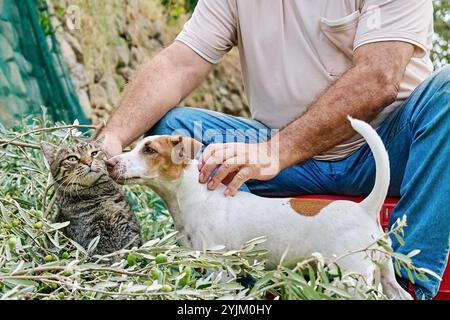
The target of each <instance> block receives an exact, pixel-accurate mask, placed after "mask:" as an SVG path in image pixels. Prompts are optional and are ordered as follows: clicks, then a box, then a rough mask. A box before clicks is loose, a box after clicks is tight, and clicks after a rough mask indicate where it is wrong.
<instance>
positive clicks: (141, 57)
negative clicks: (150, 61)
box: [131, 47, 148, 67]
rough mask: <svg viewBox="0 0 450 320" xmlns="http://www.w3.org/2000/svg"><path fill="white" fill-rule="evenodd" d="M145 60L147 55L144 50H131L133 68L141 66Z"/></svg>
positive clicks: (135, 48)
mask: <svg viewBox="0 0 450 320" xmlns="http://www.w3.org/2000/svg"><path fill="white" fill-rule="evenodd" d="M147 58H148V53H147V51H146V50H145V49H143V48H137V47H132V48H131V60H132V61H133V62H134V66H135V67H137V65H140V64H142V63H143V62H144V61H145V60H146V59H147ZM132 67H133V65H132Z"/></svg>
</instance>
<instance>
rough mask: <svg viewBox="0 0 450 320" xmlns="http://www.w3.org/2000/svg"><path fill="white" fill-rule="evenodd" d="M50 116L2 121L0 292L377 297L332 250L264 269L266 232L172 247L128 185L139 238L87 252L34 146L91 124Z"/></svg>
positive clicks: (153, 207) (159, 205) (157, 218)
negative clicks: (114, 248) (330, 255)
mask: <svg viewBox="0 0 450 320" xmlns="http://www.w3.org/2000/svg"><path fill="white" fill-rule="evenodd" d="M27 123H28V124H27ZM30 123H31V124H30ZM52 126H53V124H51V123H50V122H49V121H48V120H47V116H46V115H45V113H44V116H43V117H42V118H35V119H31V118H25V119H23V122H21V123H19V124H17V125H16V126H15V127H13V128H11V129H9V130H8V129H6V128H3V127H0V159H1V161H0V172H1V174H0V297H1V298H3V299H218V298H227V297H228V298H233V299H265V298H267V295H268V294H269V296H273V297H276V298H277V299H280V298H281V299H349V298H350V297H352V296H353V294H354V292H355V291H354V290H355V288H356V290H357V292H358V294H359V296H360V297H361V298H364V299H384V298H385V297H384V295H383V294H382V293H381V292H380V288H376V287H374V286H373V284H365V285H363V286H361V285H358V283H360V282H361V281H360V280H359V279H360V278H361V275H358V274H352V273H348V272H345V271H344V270H341V269H340V268H339V266H338V262H339V258H336V259H334V260H330V259H326V258H324V257H322V256H321V255H320V254H319V253H318V254H315V255H313V256H312V257H308V258H301V259H299V260H298V261H285V262H283V264H282V265H280V267H279V268H278V269H277V270H274V271H265V270H264V263H263V255H264V253H265V251H263V250H260V249H259V248H258V245H259V244H260V243H262V242H263V241H264V239H254V240H252V241H249V242H248V243H246V244H244V245H243V246H242V248H241V249H240V250H234V251H229V252H226V251H224V250H223V248H221V247H217V248H210V249H208V250H206V249H205V250H202V251H193V250H190V249H188V248H183V247H180V246H179V245H178V244H177V242H176V239H177V237H176V232H175V231H174V227H173V222H172V219H171V217H170V216H169V214H168V212H167V210H166V208H165V206H164V204H163V202H162V201H161V199H160V198H158V197H157V196H156V195H155V194H153V193H152V192H151V191H150V190H148V189H145V188H141V187H139V186H136V187H127V188H126V193H127V195H128V198H129V201H130V203H131V205H132V207H133V210H134V211H135V213H136V215H137V216H138V218H139V220H140V222H141V225H142V232H143V236H144V238H145V241H146V242H145V244H144V245H143V246H142V247H141V248H125V249H123V250H121V251H119V252H116V253H113V254H111V255H107V256H103V257H102V256H92V255H91V252H92V251H93V249H94V248H95V245H96V241H95V240H94V241H93V242H92V243H91V245H90V246H89V248H88V249H84V248H82V247H81V246H80V245H79V244H77V243H75V242H74V241H72V240H70V239H67V238H66V237H65V236H64V235H63V234H62V233H61V232H60V231H61V228H63V227H64V226H65V225H66V224H61V223H52V222H51V219H49V218H50V217H51V216H52V215H54V214H55V212H56V210H58V208H57V206H56V205H55V203H54V193H55V190H54V188H53V184H52V179H51V177H50V174H49V172H48V168H47V167H46V164H45V162H44V160H43V157H42V154H41V151H40V150H39V142H40V141H49V142H52V143H54V144H58V145H59V144H63V143H71V142H75V141H78V140H79V139H83V138H85V137H86V135H88V133H89V131H87V130H88V129H89V128H90V127H89V126H80V125H78V124H77V123H75V124H74V125H70V126H67V125H64V124H57V125H56V126H53V127H52ZM405 225H406V223H405V221H401V222H399V223H398V225H397V226H396V227H395V228H394V229H393V230H392V231H391V233H393V234H396V236H398V237H399V238H401V236H402V234H401V230H403V227H404V226H405ZM375 243H378V244H379V245H381V246H382V247H383V248H385V249H384V250H383V254H386V255H388V256H395V258H396V261H400V262H398V263H397V264H398V266H399V267H406V268H408V269H411V270H413V272H414V273H415V274H416V276H419V277H422V278H423V277H426V276H425V273H426V272H427V271H426V270H420V269H417V268H415V267H414V266H413V265H412V263H411V259H410V258H409V257H406V256H403V255H400V254H397V253H393V252H392V249H390V247H389V246H388V245H387V243H386V239H377V241H376V242H374V245H375ZM378 248H379V247H378ZM375 251H376V250H374V247H372V246H371V247H368V248H362V249H361V250H358V251H357V252H365V253H367V257H368V258H371V257H372V255H373V252H375ZM378 251H379V250H378ZM354 253H356V252H354ZM354 253H349V254H354ZM415 254H417V252H415ZM111 258H113V261H110V259H111ZM257 259H258V260H257ZM283 260H284V259H283ZM249 278H250V279H256V284H255V285H254V287H253V288H252V289H247V288H245V287H244V286H243V285H241V283H242V281H244V280H245V279H249ZM250 282H251V281H250Z"/></svg>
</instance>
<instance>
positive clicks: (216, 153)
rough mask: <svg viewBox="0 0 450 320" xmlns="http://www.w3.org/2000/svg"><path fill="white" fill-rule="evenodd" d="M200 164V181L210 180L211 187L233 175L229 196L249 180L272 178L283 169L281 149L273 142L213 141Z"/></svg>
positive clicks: (229, 185) (226, 191) (213, 187)
mask: <svg viewBox="0 0 450 320" xmlns="http://www.w3.org/2000/svg"><path fill="white" fill-rule="evenodd" d="M219 166H220V167H219ZM217 167H219V168H218V170H217V172H216V173H215V174H214V175H213V176H212V177H211V174H212V173H213V172H214V170H215V169H216V168H217ZM198 168H199V170H200V178H199V181H200V182H201V183H208V189H209V190H214V189H216V188H217V186H219V184H220V183H222V181H224V180H226V178H227V177H229V178H230V177H231V178H232V180H231V182H230V183H229V184H228V185H227V189H226V190H225V195H226V196H234V195H235V194H236V192H237V191H238V189H239V188H240V187H241V186H242V185H243V184H244V183H245V182H246V181H247V180H250V179H257V180H270V179H272V178H274V177H275V176H276V175H277V174H278V173H279V172H280V166H279V158H278V151H277V148H276V146H275V144H274V143H273V142H272V143H267V142H263V143H254V144H245V143H223V144H211V145H209V146H208V147H207V148H206V149H205V151H204V152H203V154H202V157H201V159H200V161H199V164H198Z"/></svg>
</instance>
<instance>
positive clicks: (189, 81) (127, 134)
mask: <svg viewBox="0 0 450 320" xmlns="http://www.w3.org/2000/svg"><path fill="white" fill-rule="evenodd" d="M212 68H213V64H211V63H209V62H207V61H206V60H204V59H203V58H201V57H200V56H199V55H198V54H196V53H195V52H194V51H193V50H192V49H191V48H189V47H188V46H186V45H185V44H183V43H181V42H177V41H175V42H174V43H173V44H171V45H170V46H169V47H167V48H166V49H164V50H163V51H161V52H160V53H159V54H158V55H156V56H155V57H154V58H153V59H151V60H150V61H149V62H147V63H145V64H144V65H143V66H142V67H141V68H140V69H139V70H138V71H137V72H136V74H135V75H134V77H133V80H132V81H131V82H130V84H129V85H127V87H126V88H125V90H124V93H123V95H122V99H121V101H120V103H119V105H118V107H117V109H116V110H115V111H114V112H113V114H112V115H111V117H110V118H109V120H108V122H107V124H106V126H105V128H104V129H103V130H102V132H101V133H100V134H99V136H101V135H106V136H107V141H116V142H117V141H120V144H121V145H122V147H125V146H127V145H129V144H130V143H131V142H133V141H134V140H135V139H137V138H138V137H140V136H141V135H142V134H144V133H145V132H146V131H147V130H148V129H149V128H151V127H152V126H153V125H155V124H156V123H157V122H158V121H159V120H160V119H161V118H162V117H163V116H164V115H165V114H166V113H167V112H168V111H169V110H170V109H171V108H173V107H174V106H176V105H178V104H179V103H180V102H181V101H182V100H183V99H184V98H185V97H186V96H188V95H189V94H190V93H191V92H192V91H193V90H194V89H195V88H196V87H197V86H198V85H199V84H200V83H201V82H202V80H203V79H204V78H205V77H206V76H207V74H208V73H209V72H210V71H211V70H212Z"/></svg>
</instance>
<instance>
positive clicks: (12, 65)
mask: <svg viewBox="0 0 450 320" xmlns="http://www.w3.org/2000/svg"><path fill="white" fill-rule="evenodd" d="M8 70H9V72H8V75H9V81H10V82H11V84H13V86H14V88H15V89H16V90H17V91H18V92H19V93H21V94H26V92H27V88H26V87H25V84H24V82H23V79H22V75H21V73H20V70H19V67H18V66H17V63H16V62H14V61H11V62H9V63H8Z"/></svg>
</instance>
